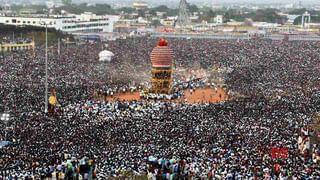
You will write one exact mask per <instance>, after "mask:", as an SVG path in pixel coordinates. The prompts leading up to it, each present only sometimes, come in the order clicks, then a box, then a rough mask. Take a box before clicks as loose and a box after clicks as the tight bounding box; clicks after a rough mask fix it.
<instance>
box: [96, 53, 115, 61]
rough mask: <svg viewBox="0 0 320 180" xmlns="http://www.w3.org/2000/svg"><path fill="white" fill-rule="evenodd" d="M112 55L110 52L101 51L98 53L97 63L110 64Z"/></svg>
mask: <svg viewBox="0 0 320 180" xmlns="http://www.w3.org/2000/svg"><path fill="white" fill-rule="evenodd" d="M112 56H114V54H113V53H112V52H111V51H107V50H103V51H101V52H100V53H99V61H107V62H110V61H111V58H112Z"/></svg>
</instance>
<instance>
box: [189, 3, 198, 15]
mask: <svg viewBox="0 0 320 180" xmlns="http://www.w3.org/2000/svg"><path fill="white" fill-rule="evenodd" d="M189 11H190V12H191V13H194V12H199V8H198V6H197V5H194V4H192V5H190V6H189Z"/></svg>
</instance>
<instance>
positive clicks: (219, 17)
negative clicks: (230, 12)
mask: <svg viewBox="0 0 320 180" xmlns="http://www.w3.org/2000/svg"><path fill="white" fill-rule="evenodd" d="M213 22H214V23H215V24H218V25H221V24H223V16H222V15H217V16H216V17H214V18H213Z"/></svg>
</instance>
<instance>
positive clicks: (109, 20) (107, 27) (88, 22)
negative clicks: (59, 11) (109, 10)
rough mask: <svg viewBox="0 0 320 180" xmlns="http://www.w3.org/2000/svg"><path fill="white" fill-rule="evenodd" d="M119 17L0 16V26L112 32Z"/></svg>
mask: <svg viewBox="0 0 320 180" xmlns="http://www.w3.org/2000/svg"><path fill="white" fill-rule="evenodd" d="M119 18H120V17H119V16H113V15H102V16H98V15H95V14H92V13H89V12H85V13H83V14H80V15H74V14H70V15H55V16H50V17H46V16H43V15H38V16H36V15H35V16H32V17H23V16H0V24H9V25H16V26H37V27H45V24H47V25H48V27H49V28H54V29H56V30H61V31H64V32H69V33H73V32H113V25H114V23H115V22H116V21H118V20H119Z"/></svg>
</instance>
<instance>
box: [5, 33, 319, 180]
mask: <svg viewBox="0 0 320 180" xmlns="http://www.w3.org/2000/svg"><path fill="white" fill-rule="evenodd" d="M156 44H157V43H156V39H152V38H135V39H126V40H117V41H111V42H109V43H108V49H109V50H110V51H112V52H113V53H114V54H115V56H114V59H113V60H112V61H111V62H110V63H106V62H99V61H98V54H99V52H100V51H101V49H102V47H103V45H102V44H85V45H81V46H80V45H69V46H63V48H62V49H61V54H59V53H58V51H57V46H55V45H53V46H51V47H50V49H49V65H48V67H49V87H50V88H54V89H55V91H56V93H57V99H58V105H57V107H56V110H55V111H56V112H55V113H53V114H49V115H48V114H45V113H44V96H45V94H44V82H45V79H44V54H45V51H44V49H43V47H38V48H37V49H36V50H35V52H33V51H23V52H8V53H5V54H4V56H3V59H1V60H0V72H1V73H0V97H1V98H0V113H2V112H8V113H10V117H12V119H11V120H10V121H9V122H8V123H7V127H6V125H5V123H3V122H2V123H1V124H0V126H1V127H0V128H1V129H4V131H0V139H5V140H8V141H10V142H12V143H11V144H10V145H8V146H6V147H3V148H1V149H0V177H1V176H2V177H3V176H7V175H8V176H9V175H10V178H12V179H14V178H16V179H17V178H21V177H28V174H29V176H30V177H31V176H36V175H37V176H38V177H50V176H52V173H53V174H59V172H64V174H67V170H68V169H70V170H72V173H71V175H70V178H71V177H72V178H74V177H75V178H78V176H80V175H82V177H83V178H85V179H89V176H93V174H95V173H96V177H97V178H98V179H107V178H109V177H118V176H124V174H125V173H128V172H130V173H131V175H132V176H141V177H142V176H145V177H148V178H150V179H168V180H169V179H183V178H191V177H194V178H197V179H199V178H203V179H207V178H212V179H250V178H254V177H256V178H258V179H264V178H267V179H270V178H272V179H275V178H276V177H278V178H280V179H319V178H320V147H319V141H317V139H315V140H313V141H312V143H314V144H315V145H312V147H311V146H310V147H309V146H308V147H306V148H305V149H304V150H303V152H301V151H300V150H299V149H298V146H299V143H298V139H299V137H300V138H301V129H302V128H304V129H308V132H309V133H308V134H307V136H311V135H314V134H315V133H316V131H315V130H314V129H312V128H310V124H311V123H312V121H314V118H316V117H318V116H317V115H318V114H317V113H318V112H319V110H320V88H319V85H320V82H319V81H320V74H319V71H320V61H319V59H320V53H319V47H320V43H319V42H312V41H289V42H281V41H267V40H245V41H242V40H241V41H234V40H204V39H201V40H196V39H189V40H186V39H169V46H170V47H171V48H172V49H173V52H174V56H175V58H174V60H175V68H176V69H179V68H186V69H193V68H194V67H195V66H200V67H199V68H202V69H204V70H205V71H208V72H210V71H211V68H212V67H221V68H228V69H231V71H230V72H228V73H226V74H225V75H224V76H225V77H224V79H225V83H226V85H227V87H228V88H229V89H230V90H231V91H233V92H237V93H239V94H242V95H243V97H241V98H240V97H239V98H232V100H229V101H227V102H221V103H217V104H183V103H180V104H176V103H173V102H170V101H158V100H155V99H152V100H147V99H144V100H140V101H131V102H121V101H117V102H104V101H98V100H96V99H94V98H93V95H94V93H95V92H96V91H98V92H107V94H110V93H117V92H118V91H130V90H132V89H133V90H136V89H142V88H143V87H144V86H147V85H146V82H147V81H148V80H149V78H150V66H151V65H150V59H149V55H150V53H151V50H152V48H153V47H154V46H155V45H156ZM203 81H204V80H201V79H200V80H197V81H196V82H197V83H189V85H188V86H187V87H188V88H194V87H193V86H197V85H198V84H204V83H203ZM183 82H184V79H183V78H181V77H180V75H177V74H175V84H176V85H177V86H179V84H181V83H182V84H183ZM187 84H188V83H187ZM308 138H310V137H308ZM274 147H279V148H288V156H287V157H286V158H274V157H272V156H271V148H274ZM64 154H69V156H68V157H67V158H66V157H64ZM84 157H85V158H86V162H87V163H84V164H90V165H91V162H94V165H95V166H94V168H92V167H91V168H89V169H90V170H88V168H84V170H80V169H81V168H80V164H81V162H82V161H83V160H82V159H84ZM81 160H82V161H81ZM89 161H90V163H89ZM68 164H71V165H69V166H68ZM68 167H69V168H68ZM76 169H79V170H76ZM82 172H85V173H82ZM85 174H86V175H85ZM57 177H58V178H57V179H59V175H57ZM66 177H67V176H64V177H63V178H66ZM70 178H69V179H70ZM0 179H1V178H0ZM60 179H61V178H60Z"/></svg>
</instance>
